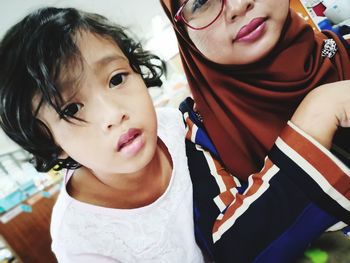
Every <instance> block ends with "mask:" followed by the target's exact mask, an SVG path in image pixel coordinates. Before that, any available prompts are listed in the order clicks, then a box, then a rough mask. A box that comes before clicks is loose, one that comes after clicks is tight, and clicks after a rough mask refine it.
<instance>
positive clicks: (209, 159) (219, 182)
mask: <svg viewBox="0 0 350 263" xmlns="http://www.w3.org/2000/svg"><path fill="white" fill-rule="evenodd" d="M197 146H198V145H196V148H197V150H199V151H202V152H203V154H204V156H205V159H206V160H207V163H208V166H209V169H210V173H211V174H212V176H213V177H214V179H215V181H216V184H217V185H218V187H219V189H220V193H223V192H225V191H226V190H227V188H226V185H225V183H224V181H223V180H222V177H221V176H220V175H219V174H218V173H217V171H216V166H215V163H214V160H213V158H212V157H211V155H210V153H209V152H207V151H205V150H203V149H202V147H197Z"/></svg>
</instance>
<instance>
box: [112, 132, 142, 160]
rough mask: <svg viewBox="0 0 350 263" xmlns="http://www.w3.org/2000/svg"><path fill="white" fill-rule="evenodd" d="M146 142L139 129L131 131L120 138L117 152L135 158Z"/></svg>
mask: <svg viewBox="0 0 350 263" xmlns="http://www.w3.org/2000/svg"><path fill="white" fill-rule="evenodd" d="M143 145H144V140H143V136H142V133H141V130H139V129H135V128H132V129H129V130H128V131H127V132H126V133H124V134H122V135H121V136H120V137H119V140H118V143H117V151H118V152H120V153H123V154H124V155H126V156H133V155H135V154H136V153H138V152H139V150H140V149H141V148H142V147H143Z"/></svg>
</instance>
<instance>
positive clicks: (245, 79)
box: [161, 0, 350, 179]
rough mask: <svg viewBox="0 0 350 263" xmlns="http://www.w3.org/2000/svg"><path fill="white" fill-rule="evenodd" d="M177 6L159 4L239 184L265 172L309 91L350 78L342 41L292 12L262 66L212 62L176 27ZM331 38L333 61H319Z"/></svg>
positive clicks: (201, 106) (213, 133)
mask: <svg viewBox="0 0 350 263" xmlns="http://www.w3.org/2000/svg"><path fill="white" fill-rule="evenodd" d="M175 2H176V1H174V0H161V3H162V6H163V8H164V10H165V12H166V14H167V16H168V17H169V19H170V20H171V22H172V23H173V27H174V29H175V33H176V37H177V40H178V44H179V49H180V56H181V59H182V62H183V67H184V71H185V74H186V77H187V80H188V83H189V86H190V89H191V92H192V94H193V97H194V100H195V102H196V104H197V109H198V111H199V113H200V114H201V115H202V116H203V124H204V126H205V128H206V130H207V132H208V133H209V135H210V137H211V139H212V140H213V143H214V145H215V147H216V148H217V150H218V152H219V154H220V157H221V159H222V160H223V162H224V164H225V166H226V167H227V168H228V170H229V171H230V172H231V173H233V174H234V175H236V176H237V177H239V178H241V179H246V178H247V177H248V176H249V175H250V174H252V173H254V172H257V171H259V170H260V169H261V167H262V165H263V161H264V158H265V156H266V154H267V152H268V150H269V149H270V148H271V147H272V145H273V143H274V142H275V140H276V138H277V137H278V135H279V133H280V132H281V130H282V128H283V127H284V126H285V125H286V122H287V121H288V120H289V119H290V118H291V116H292V114H293V113H294V111H295V110H296V108H297V106H298V105H299V103H300V102H301V101H302V99H303V98H304V97H305V95H306V94H307V93H309V92H310V90H312V89H314V88H316V87H317V86H320V85H321V84H325V83H329V82H335V81H339V80H345V79H350V59H349V56H348V53H347V52H348V50H347V48H348V47H347V46H346V45H344V42H342V41H341V40H340V39H339V38H338V37H337V36H336V35H335V34H334V33H332V32H314V31H313V30H312V28H311V27H310V26H309V25H308V24H307V23H306V22H305V21H304V20H303V19H302V18H300V17H299V16H298V15H297V14H296V13H295V12H294V11H292V10H290V12H289V14H288V17H287V20H286V22H285V25H284V28H283V30H282V34H281V37H280V40H279V41H278V43H277V45H276V46H275V48H274V49H273V51H272V52H271V53H270V54H269V55H268V56H266V57H265V58H263V59H261V60H260V61H259V62H257V63H254V64H249V65H243V66H238V65H220V64H216V63H214V62H212V61H209V60H208V59H206V58H205V57H204V56H203V55H201V53H200V52H199V51H198V50H197V48H196V47H195V45H194V44H193V43H192V41H191V40H190V38H189V36H188V34H187V32H186V31H185V30H184V29H183V28H182V27H181V26H178V25H177V24H176V23H175V22H174V20H173V17H174V15H175V13H176V11H177V7H176V6H175V4H176V3H175ZM328 38H333V39H334V40H335V41H336V44H337V47H338V51H337V53H336V55H335V56H334V57H332V58H324V57H322V56H321V52H322V49H323V45H324V40H325V39H328Z"/></svg>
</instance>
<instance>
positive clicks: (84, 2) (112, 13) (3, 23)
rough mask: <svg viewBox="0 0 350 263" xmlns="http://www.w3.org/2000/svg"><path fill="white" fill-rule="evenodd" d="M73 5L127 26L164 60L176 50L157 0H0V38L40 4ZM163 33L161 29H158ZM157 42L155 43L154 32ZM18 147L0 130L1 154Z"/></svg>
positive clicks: (174, 41)
mask: <svg viewBox="0 0 350 263" xmlns="http://www.w3.org/2000/svg"><path fill="white" fill-rule="evenodd" d="M49 5H51V6H58V7H75V8H79V9H83V10H85V11H88V12H95V13H99V14H101V15H104V16H106V17H108V18H109V19H111V20H114V21H115V22H117V23H120V24H122V25H123V26H127V27H129V28H130V29H131V31H132V32H134V33H135V35H136V36H137V38H138V40H141V41H142V42H144V43H145V44H146V47H147V48H148V49H151V50H152V51H153V52H155V53H156V54H158V55H159V56H161V57H162V58H164V59H166V60H167V59H169V58H171V57H172V56H173V55H175V53H177V43H176V40H175V36H174V34H173V32H172V29H170V23H169V21H168V19H167V17H166V16H165V14H164V12H163V10H162V7H161V5H160V2H159V0H1V1H0V38H2V37H3V36H4V34H5V33H6V31H7V30H8V29H9V28H10V27H11V26H12V25H13V24H14V23H16V22H18V21H20V20H21V19H22V18H23V17H24V16H25V15H27V14H28V13H29V12H31V11H33V10H35V9H37V8H40V7H43V6H49ZM162 28H163V29H164V32H163V33H162V32H160V31H161V29H162ZM154 33H156V35H157V41H156V43H154V41H152V40H154V37H155V34H154ZM17 147H18V146H17V145H15V144H14V143H12V142H11V141H10V140H9V139H8V138H7V137H6V136H5V135H4V133H3V132H2V131H1V130H0V154H1V153H5V152H9V151H12V150H13V149H16V148H17Z"/></svg>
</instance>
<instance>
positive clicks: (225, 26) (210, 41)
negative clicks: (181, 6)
mask: <svg viewBox="0 0 350 263" xmlns="http://www.w3.org/2000/svg"><path fill="white" fill-rule="evenodd" d="M184 1H185V0H180V3H183V2H184ZM209 1H214V0H207V1H200V0H191V1H190V2H193V3H194V4H195V5H196V8H198V5H199V4H200V5H205V3H206V2H209ZM197 2H198V3H197ZM288 11H289V0H227V1H226V5H225V6H224V9H223V12H222V13H221V15H220V16H219V17H218V19H217V20H216V21H215V22H214V23H213V24H212V25H210V26H209V27H207V28H205V29H202V30H193V29H191V28H189V27H187V32H188V35H189V37H190V38H191V40H192V41H193V43H194V44H195V45H196V47H197V48H198V50H199V51H200V52H201V53H202V54H203V55H204V56H205V57H207V58H208V59H209V60H211V61H213V62H216V63H219V64H236V65H243V64H249V63H253V62H256V61H258V60H259V59H261V58H263V57H264V56H265V55H267V54H268V53H269V52H271V50H272V49H273V47H274V46H275V45H276V43H277V41H278V40H279V37H280V35H281V31H282V28H283V25H284V22H285V21H286V18H287V15H288Z"/></svg>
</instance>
